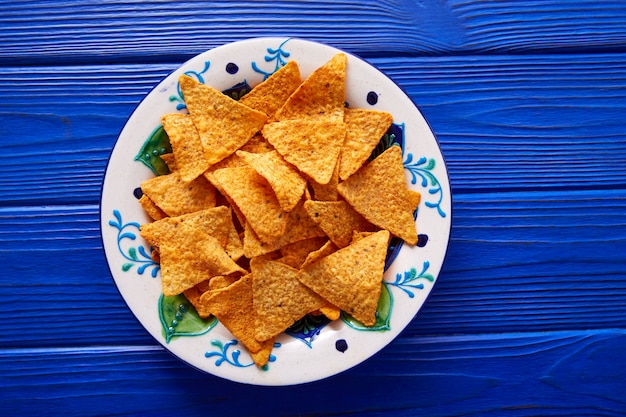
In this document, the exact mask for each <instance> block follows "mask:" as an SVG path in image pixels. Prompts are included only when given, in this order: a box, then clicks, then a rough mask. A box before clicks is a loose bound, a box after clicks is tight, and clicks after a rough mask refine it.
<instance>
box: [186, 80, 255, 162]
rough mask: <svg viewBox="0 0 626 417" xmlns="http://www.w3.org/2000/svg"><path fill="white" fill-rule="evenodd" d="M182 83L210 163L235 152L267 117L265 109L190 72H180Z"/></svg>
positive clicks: (188, 107) (190, 111)
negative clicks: (206, 83) (240, 101)
mask: <svg viewBox="0 0 626 417" xmlns="http://www.w3.org/2000/svg"><path fill="white" fill-rule="evenodd" d="M179 83H180V88H181V91H182V92H183V98H184V99H185V105H186V106H187V109H188V110H189V114H190V115H191V119H192V120H193V123H194V125H195V126H196V129H197V130H198V134H199V135H200V140H201V141H202V146H203V147H204V151H205V154H206V159H207V161H208V163H209V164H215V163H217V162H219V161H221V160H222V159H224V158H226V157H227V156H228V155H230V154H232V153H233V152H235V151H236V150H237V149H239V148H240V147H241V146H242V145H243V144H245V143H246V142H247V141H248V140H250V138H252V136H254V135H255V134H256V133H257V132H258V131H259V130H261V127H262V126H263V124H264V123H265V122H266V121H267V116H266V115H265V113H261V112H260V111H257V110H253V109H251V108H250V107H248V106H245V105H243V104H241V103H239V102H237V101H235V100H233V99H232V98H230V97H228V96H227V95H225V94H223V93H222V92H221V91H218V90H216V89H214V88H212V87H209V86H207V85H204V84H202V83H200V82H198V81H196V80H195V79H193V78H191V77H189V76H187V75H182V76H180V78H179Z"/></svg>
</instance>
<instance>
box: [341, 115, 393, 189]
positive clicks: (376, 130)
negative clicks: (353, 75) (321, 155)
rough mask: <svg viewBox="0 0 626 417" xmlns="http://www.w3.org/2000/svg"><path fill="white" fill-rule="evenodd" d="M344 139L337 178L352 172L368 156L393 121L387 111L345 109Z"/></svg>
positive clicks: (346, 176) (347, 175) (345, 176)
mask: <svg viewBox="0 0 626 417" xmlns="http://www.w3.org/2000/svg"><path fill="white" fill-rule="evenodd" d="M344 121H345V123H346V129H347V130H346V140H345V141H344V143H343V146H342V147H341V154H340V156H339V178H341V179H342V180H345V179H346V178H348V177H349V176H350V175H352V174H354V173H355V172H356V171H357V170H358V169H359V168H360V167H361V166H362V165H363V164H364V163H365V162H366V161H367V159H368V158H369V157H370V155H371V154H372V151H373V150H374V148H376V145H378V143H379V142H380V139H381V138H382V137H383V135H384V134H385V132H386V131H387V130H388V129H389V126H391V123H392V122H393V116H392V115H391V114H389V113H386V112H382V111H377V110H365V109H345V113H344Z"/></svg>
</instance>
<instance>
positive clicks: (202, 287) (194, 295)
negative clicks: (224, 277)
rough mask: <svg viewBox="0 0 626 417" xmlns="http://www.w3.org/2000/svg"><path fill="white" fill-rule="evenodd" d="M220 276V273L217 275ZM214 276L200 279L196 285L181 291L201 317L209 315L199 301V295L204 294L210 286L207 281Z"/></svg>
mask: <svg viewBox="0 0 626 417" xmlns="http://www.w3.org/2000/svg"><path fill="white" fill-rule="evenodd" d="M219 276H221V275H219ZM213 279H215V277H214V278H210V279H206V280H204V281H201V282H199V283H197V284H196V285H194V286H193V287H191V288H188V289H186V290H185V291H183V294H184V295H185V298H186V299H187V300H188V301H189V302H190V303H191V305H192V306H193V307H194V308H195V309H196V312H197V313H198V316H200V317H202V318H207V317H209V316H210V315H211V313H210V312H208V311H206V310H205V309H204V305H203V304H202V303H200V297H201V296H202V294H204V293H205V292H207V291H209V290H210V289H211V288H210V287H209V282H210V281H212V280H213Z"/></svg>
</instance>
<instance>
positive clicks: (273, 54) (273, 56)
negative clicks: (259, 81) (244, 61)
mask: <svg viewBox="0 0 626 417" xmlns="http://www.w3.org/2000/svg"><path fill="white" fill-rule="evenodd" d="M287 42H289V39H285V40H284V41H283V42H282V43H281V44H280V45H278V48H276V49H273V48H267V53H268V54H269V55H265V62H272V61H276V63H275V65H274V69H273V70H272V71H269V72H268V71H264V70H262V69H261V68H260V67H259V66H258V65H257V63H256V62H255V61H252V64H251V65H252V69H253V70H254V71H256V72H258V73H259V74H263V79H264V80H267V79H268V78H269V77H270V75H272V74H273V73H275V72H276V71H278V70H279V69H280V68H281V67H283V66H284V65H285V64H286V63H287V61H285V60H284V59H283V58H289V55H291V53H289V52H287V51H285V50H283V46H285V44H286V43H287Z"/></svg>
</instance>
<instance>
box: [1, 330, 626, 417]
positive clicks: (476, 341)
mask: <svg viewBox="0 0 626 417" xmlns="http://www.w3.org/2000/svg"><path fill="white" fill-rule="evenodd" d="M625 349H626V332H625V331H624V330H623V329H622V330H619V329H616V330H601V331H566V332H539V333H527V334H519V333H505V334H492V335H476V336H446V337H419V338H411V339H404V340H398V341H396V342H394V343H392V344H391V345H389V346H388V347H387V348H385V349H384V350H383V351H381V352H380V353H379V354H377V355H376V356H374V357H373V358H371V359H370V360H368V361H367V362H365V363H363V364H361V365H359V366H357V367H356V368H354V369H352V370H349V371H347V372H345V373H343V374H340V375H338V376H335V377H333V378H330V379H326V380H323V381H319V382H314V383H311V384H307V385H296V386H289V387H254V386H249V385H244V384H237V383H231V382H228V381H225V380H222V379H219V378H216V377H213V376H208V375H205V374H203V373H201V372H200V371H197V370H195V369H192V368H190V367H188V366H186V365H184V364H182V363H180V362H179V361H178V360H176V359H175V358H174V357H172V356H171V355H169V354H167V353H166V352H165V351H164V350H163V349H161V348H160V347H155V346H135V347H128V346H101V347H85V348H75V347H71V348H58V349H2V350H0V367H1V368H2V369H3V373H2V376H0V387H1V388H2V389H1V391H0V392H1V394H0V399H2V404H3V412H5V413H6V414H8V415H20V414H27V415H34V414H36V415H47V414H48V412H49V411H50V410H54V413H55V414H63V415H95V414H100V415H101V414H102V412H103V410H106V414H107V415H135V414H136V415H171V414H174V413H184V415H186V416H190V417H192V416H196V415H198V416H200V415H203V416H204V415H207V413H209V414H210V415H224V414H228V415H258V416H276V415H329V416H330V415H343V414H345V413H351V414H352V413H358V415H363V416H381V415H394V416H407V415H417V414H419V415H428V416H441V417H445V416H461V415H462V416H491V415H494V416H496V415H497V416H503V415H506V416H519V417H524V416H537V415H541V416H577V417H578V416H581V415H586V416H620V415H623V414H624V413H626V402H625V401H624V392H626V373H625V368H624V367H621V366H615V365H617V364H619V363H620V361H621V358H622V356H623V352H624V350H625ZM220 366H230V365H229V364H228V363H224V364H222V365H220ZM296 371H297V370H296ZM270 372H271V368H270ZM312 393H315V397H314V398H312V397H311V395H312ZM365 393H367V394H365ZM262 397H267V398H280V401H271V400H270V401H264V402H263V403H259V402H257V401H256V400H255V401H247V400H246V399H247V398H262ZM331 398H332V400H330V399H331ZM444 398H445V400H442V399H444Z"/></svg>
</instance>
